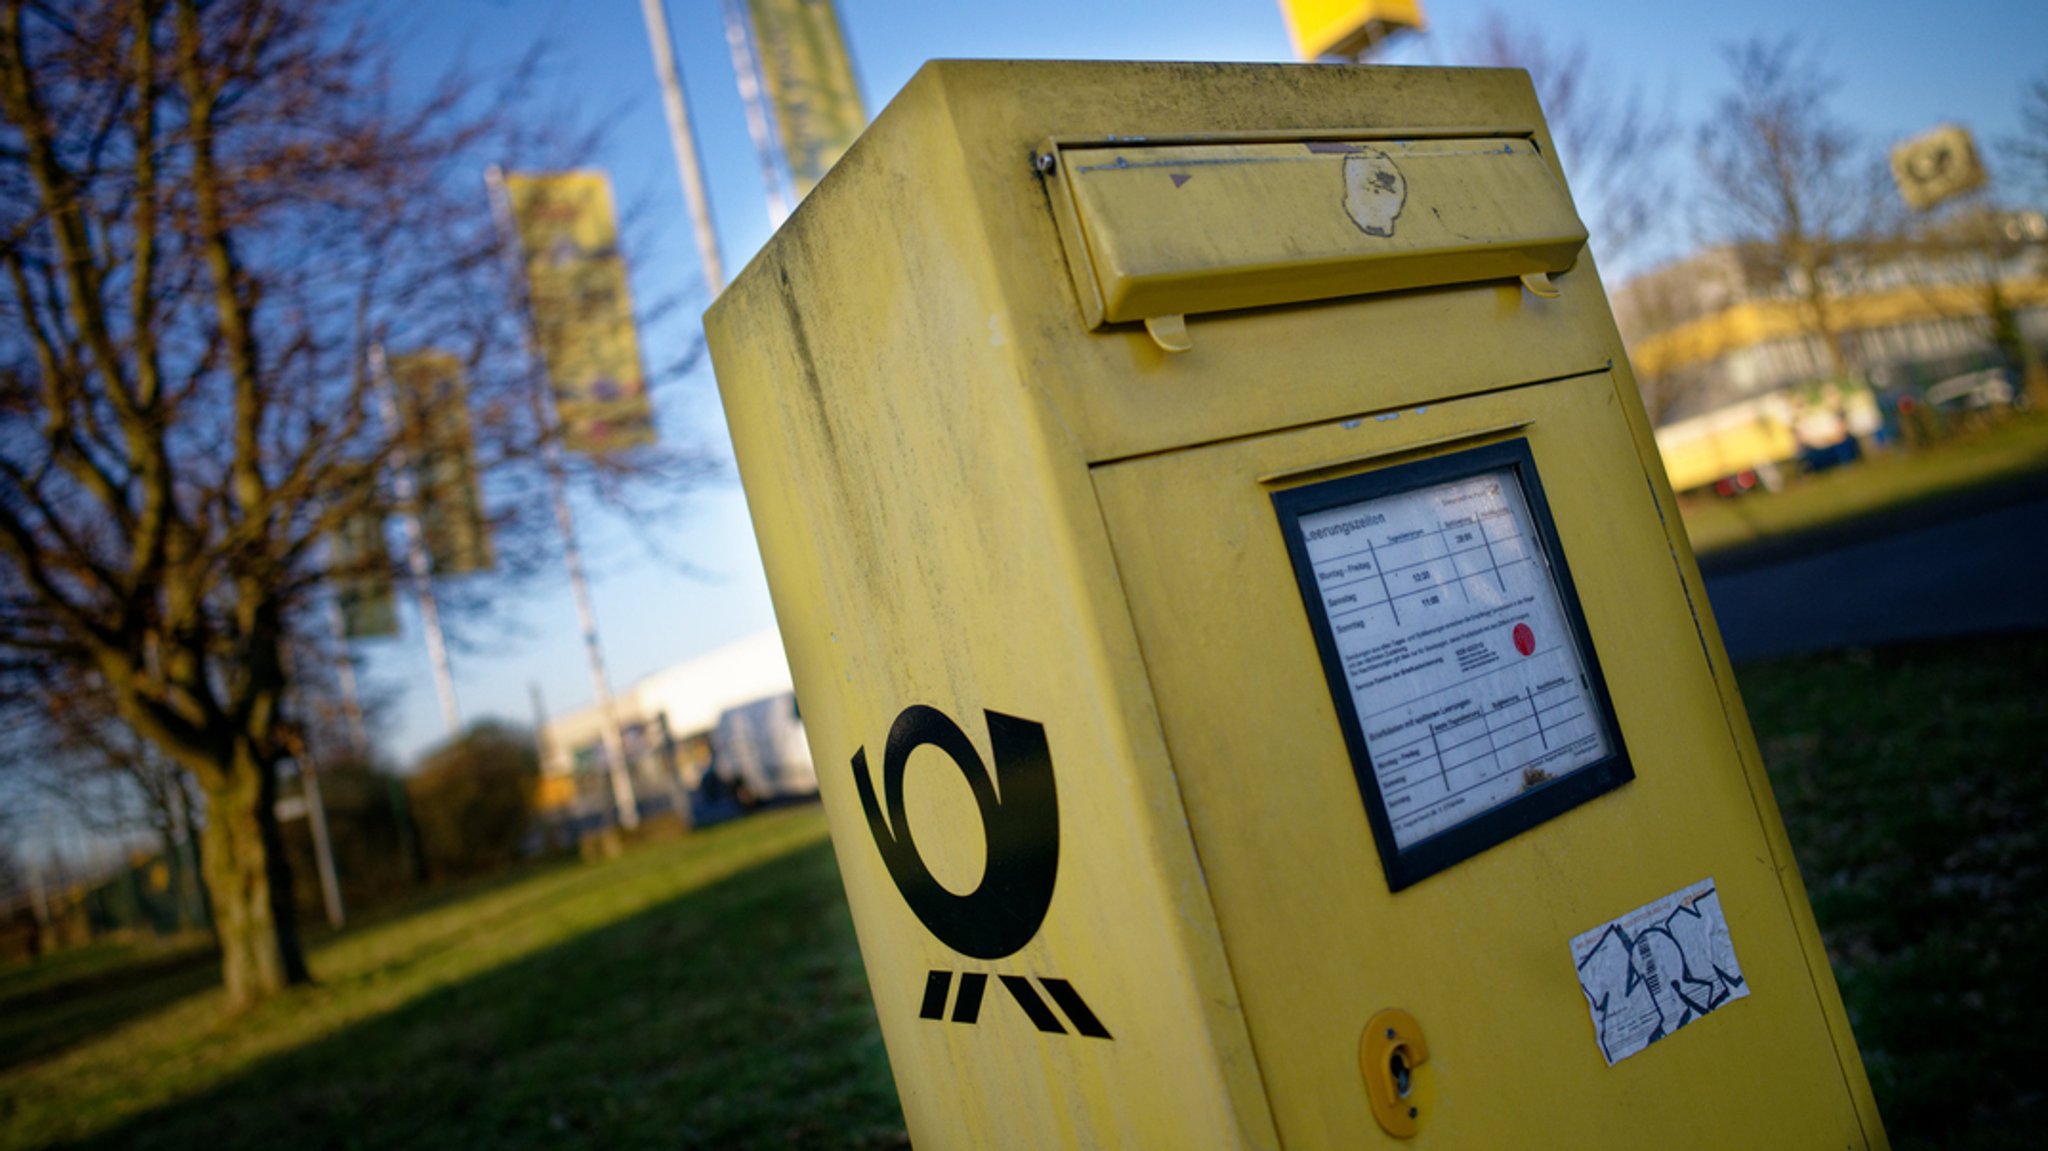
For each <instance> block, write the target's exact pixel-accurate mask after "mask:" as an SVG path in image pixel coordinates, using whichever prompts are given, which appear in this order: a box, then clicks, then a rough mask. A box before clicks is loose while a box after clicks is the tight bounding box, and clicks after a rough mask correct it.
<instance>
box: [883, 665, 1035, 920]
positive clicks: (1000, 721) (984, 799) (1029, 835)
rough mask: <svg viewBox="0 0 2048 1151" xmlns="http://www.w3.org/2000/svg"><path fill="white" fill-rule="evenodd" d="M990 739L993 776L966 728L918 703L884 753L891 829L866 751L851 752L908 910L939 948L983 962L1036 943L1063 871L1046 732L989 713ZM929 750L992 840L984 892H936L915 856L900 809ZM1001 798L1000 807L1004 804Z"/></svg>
mask: <svg viewBox="0 0 2048 1151" xmlns="http://www.w3.org/2000/svg"><path fill="white" fill-rule="evenodd" d="M987 715H988V738H989V743H990V744H991V746H992V747H993V748H994V750H995V761H996V764H995V768H996V769H995V777H994V779H991V778H990V776H989V772H988V769H987V768H985V767H984V766H982V762H981V754H980V753H979V752H977V751H975V750H974V744H973V743H972V742H971V741H969V740H968V738H967V733H966V732H964V731H961V730H960V725H958V724H956V723H954V722H953V721H952V720H950V719H948V718H946V715H945V713H944V712H941V711H939V710H938V709H937V708H931V707H926V706H924V705H923V704H914V705H912V706H910V707H906V708H904V709H903V714H902V715H899V716H897V717H896V723H895V724H894V726H892V727H890V728H889V745H888V747H887V749H885V750H884V752H883V754H882V794H883V795H884V796H885V797H886V798H887V800H888V804H889V819H888V822H886V823H885V822H883V820H882V809H881V806H880V805H879V804H877V803H876V802H875V787H874V784H873V783H872V782H870V781H869V779H868V753H867V749H866V748H862V749H860V750H859V751H856V752H854V753H853V782H854V785H855V786H857V787H858V788H860V804H861V807H863V808H864V809H866V811H867V814H868V830H869V831H871V832H873V833H874V836H875V846H876V847H877V848H879V849H881V852H882V863H883V864H884V865H886V866H887V867H888V869H889V877H890V878H891V879H894V880H895V881H896V889H897V890H898V891H901V892H902V893H903V901H904V902H905V903H908V904H909V905H910V910H911V911H912V912H913V913H915V914H916V915H917V917H918V919H920V920H922V921H923V922H924V925H925V926H926V927H928V928H930V929H931V933H932V934H933V935H936V936H938V937H939V942H941V943H944V944H945V945H946V946H948V947H950V948H952V949H953V950H955V951H957V952H959V953H960V954H962V955H971V956H973V957H975V958H976V959H1001V958H1002V957H1004V956H1006V955H1011V954H1014V953H1015V952H1016V951H1017V949H1018V948H1020V947H1022V946H1024V945H1025V944H1027V943H1029V942H1031V937H1032V936H1033V935H1036V934H1037V933H1038V925H1039V924H1040V923H1043V922H1044V921H1045V910H1046V908H1048V907H1050V906H1052V885H1053V879H1054V877H1055V876H1056V875H1057V873H1058V871H1059V865H1060V813H1059V796H1058V795H1057V793H1056V792H1055V790H1054V787H1053V782H1052V754H1051V753H1050V752H1049V751H1048V750H1047V749H1046V745H1045V729H1044V728H1043V727H1040V726H1039V725H1038V724H1035V723H1033V722H1031V721H1030V720H1028V719H1018V718H1016V717H1014V716H1008V715H1001V714H999V713H997V712H993V711H991V712H988V713H987ZM926 745H930V746H932V747H936V748H938V749H939V750H940V751H943V752H945V753H946V754H947V756H949V757H951V759H952V760H953V765H954V766H955V767H958V768H959V769H960V774H962V775H964V776H966V777H967V786H968V787H969V788H971V789H973V791H974V804H975V806H976V807H978V808H980V809H981V826H982V830H983V832H984V833H986V835H987V837H988V866H987V868H986V870H985V871H984V872H983V873H982V877H981V886H979V887H977V888H975V889H974V890H973V891H971V892H968V893H967V894H966V895H955V894H953V893H952V892H950V891H947V890H946V889H945V888H943V887H941V886H939V881H938V880H936V879H934V878H932V873H931V869H930V868H928V867H926V866H925V863H924V858H923V857H922V856H920V855H918V853H917V839H916V837H915V836H914V835H913V833H912V831H911V828H910V819H909V817H908V815H907V814H906V813H905V812H904V809H903V769H904V766H905V765H906V764H908V763H909V761H910V753H911V752H913V751H916V750H917V749H918V748H920V747H924V746H926ZM998 792H1000V795H1001V798H998Z"/></svg>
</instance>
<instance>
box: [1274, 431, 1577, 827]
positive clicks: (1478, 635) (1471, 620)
mask: <svg viewBox="0 0 2048 1151" xmlns="http://www.w3.org/2000/svg"><path fill="white" fill-rule="evenodd" d="M1300 530H1301V539H1302V543H1303V545H1304V546H1305V547H1306V549H1307V553H1308V558H1309V560H1310V563H1311V565H1312V569H1313V572H1314V582H1315V585H1316V589H1317V592H1318V593H1319V595H1320V599H1321V608H1322V611H1323V613H1324V615H1325V616H1326V618H1327V620H1328V622H1329V627H1330V633H1331V635H1332V637H1333V638H1334V640H1335V643H1336V648H1337V654H1338V658H1339V662H1340V663H1341V664H1342V667H1343V674H1344V678H1345V681H1346V683H1347V684H1348V686H1349V688H1350V692H1351V699H1352V704H1353V706H1354V708H1355V709H1356V711H1357V713H1358V720H1359V725H1360V727H1361V728H1362V729H1363V732H1364V736H1365V743H1366V748H1367V751H1368V753H1369V754H1370V756H1371V759H1372V771H1373V774H1374V776H1375V777H1376V779H1377V781H1378V784H1379V790H1380V796H1381V799H1382V801H1383V802H1384V804H1385V806H1386V813H1387V819H1388V822H1389V824H1390V825H1391V827H1392V830H1393V835H1394V841H1395V845H1396V846H1397V847H1399V848H1403V849H1405V848H1407V847H1409V846H1411V845H1413V844H1415V843H1418V842H1420V841H1422V840H1424V839H1427V838H1428V837H1430V836H1432V835H1435V834H1436V833H1438V832H1440V831H1444V830H1446V829H1448V828H1451V827H1455V826H1456V825H1458V824H1461V823H1464V822H1465V821H1467V820H1469V819H1472V818H1475V817H1477V816H1479V815H1483V814H1485V813H1486V812H1488V811H1490V810H1492V809H1494V808H1496V807H1499V806H1500V805H1502V804H1504V803H1506V802H1508V801H1510V800H1512V799H1514V798H1515V797H1516V796H1519V795H1521V794H1523V793H1524V792H1526V791H1529V790H1531V789H1534V788H1537V787H1540V786H1542V785H1543V784H1545V783H1548V782H1550V781H1552V780H1555V779H1557V778H1560V777H1562V776H1564V775H1567V774H1569V773H1571V772H1573V771H1577V770H1578V769H1580V768H1583V767H1585V766H1587V765H1589V764H1593V763H1597V762H1599V761H1600V760H1602V759H1605V758H1606V757H1607V756H1608V755H1609V754H1610V752H1611V751H1612V750H1613V749H1612V748H1611V747H1610V746H1609V741H1608V737H1607V735H1606V732H1605V727H1604V725H1603V724H1602V723H1601V721H1600V714H1601V713H1600V709H1599V707H1598V706H1597V704H1596V703H1595V696H1594V693H1593V689H1592V686H1591V684H1590V682H1589V680H1588V677H1587V675H1586V667H1585V663H1584V661H1583V658H1582V656H1581V654H1580V652H1579V650H1578V646H1577V644H1576V642H1575V641H1574V639H1573V632H1572V629H1571V627H1570V626H1569V624H1568V622H1567V617H1566V615H1565V611H1564V605H1563V602H1562V600H1561V598H1560V595H1559V592H1558V587H1557V583H1556V581H1555V579H1554V578H1553V576H1552V574H1551V571H1550V567H1549V565H1548V564H1547V563H1545V562H1544V559H1543V554H1542V549H1541V547H1540V545H1539V543H1538V538H1539V537H1538V536H1537V533H1536V530H1535V526H1534V522H1533V520H1532V517H1531V516H1530V513H1529V506H1528V502H1527V500H1526V498H1525V497H1524V495H1523V492H1522V487H1521V483H1520V481H1519V480H1518V479H1517V478H1516V473H1515V471H1514V470H1513V469H1511V468H1501V469H1498V470H1496V471H1490V472H1484V473H1481V474H1479V475H1476V476H1471V477H1469V478H1465V479H1458V480H1451V481H1448V482H1444V483H1438V484H1432V485H1429V486H1426V487H1420V488H1416V489H1413V490H1410V491H1405V492H1398V493H1394V494H1390V495H1384V496H1379V497H1375V498H1372V499H1367V500H1362V501H1360V502H1358V503H1353V504H1347V505H1345V506H1342V507H1337V508H1329V509H1326V510H1323V511H1318V512H1312V513H1308V514H1305V515H1303V516H1301V518H1300Z"/></svg>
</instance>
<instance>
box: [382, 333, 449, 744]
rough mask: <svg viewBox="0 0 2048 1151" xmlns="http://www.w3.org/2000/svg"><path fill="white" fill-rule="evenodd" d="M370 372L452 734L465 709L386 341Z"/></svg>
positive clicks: (430, 652) (410, 563) (429, 647)
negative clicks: (430, 561) (453, 668)
mask: <svg viewBox="0 0 2048 1151" xmlns="http://www.w3.org/2000/svg"><path fill="white" fill-rule="evenodd" d="M370 373H371V375H372V377H373V378H374V379H375V380H376V383H377V389H376V390H377V410H378V412H379V414H380V415H382V416H383V419H384V426H385V428H386V429H388V430H389V431H390V432H391V437H392V442H393V444H394V445H395V446H394V447H393V448H392V450H391V487H392V491H393V492H394V493H396V494H397V496H398V506H399V509H400V511H399V517H398V518H399V520H400V522H401V523H402V524H403V525H404V528H405V566H406V570H407V572H409V573H410V574H411V576H412V590H413V595H414V596H416V597H417V598H418V599H419V603H420V630H421V631H424V632H426V633H427V657H428V658H429V659H430V660H432V661H433V664H434V687H435V689H436V690H437V691H439V692H440V695H441V718H442V720H444V721H445V722H446V723H447V724H448V734H449V736H450V737H451V738H452V737H454V736H457V735H460V734H462V709H461V708H460V707H458V706H457V705H456V702H455V675H454V673H453V672H451V671H450V670H449V669H448V639H447V637H446V636H444V635H443V634H442V633H441V606H440V604H439V603H438V602H437V601H436V600H435V599H434V578H433V573H432V571H431V570H430V568H429V564H428V562H427V541H426V533H425V532H423V531H421V529H420V509H419V505H418V502H417V496H418V488H417V485H416V484H414V482H413V476H412V465H411V463H410V461H408V460H407V459H406V455H405V433H404V429H402V428H400V427H399V424H398V400H397V397H396V392H397V386H396V385H395V384H393V383H392V382H391V365H390V364H388V363H386V362H385V359H384V345H382V344H373V345H371V346H370Z"/></svg>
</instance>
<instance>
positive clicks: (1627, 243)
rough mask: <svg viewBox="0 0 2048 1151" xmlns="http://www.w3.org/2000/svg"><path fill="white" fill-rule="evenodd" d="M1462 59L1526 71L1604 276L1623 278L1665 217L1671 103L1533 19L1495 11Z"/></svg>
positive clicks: (1668, 215)
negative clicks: (1604, 269)
mask: <svg viewBox="0 0 2048 1151" xmlns="http://www.w3.org/2000/svg"><path fill="white" fill-rule="evenodd" d="M1460 55H1462V56H1463V57H1464V58H1465V59H1466V60H1468V61H1469V62H1471V63H1474V64H1484V65H1490V66H1493V67H1500V68H1521V69H1525V70H1526V71H1527V72H1528V73H1529V78H1530V80H1531V81H1532V82H1533V83H1534V84H1535V86H1536V97H1537V99H1538V100H1539V101H1541V102H1542V105H1543V116H1544V119H1545V120H1546V121H1547V122H1548V123H1549V124H1550V134H1551V137H1552V139H1554V140H1555V141H1556V143H1557V151H1558V159H1559V161H1560V162H1561V163H1563V165H1564V170H1565V175H1566V176H1567V178H1569V179H1570V181H1571V184H1572V192H1573V196H1574V198H1575V199H1576V200H1577V201H1578V203H1579V207H1580V209H1581V210H1582V211H1584V212H1585V214H1586V217H1587V221H1586V222H1587V225H1588V230H1589V231H1590V232H1591V233H1592V245H1593V250H1594V251H1595V252H1596V253H1597V254H1598V255H1599V257H1600V260H1601V262H1602V263H1603V264H1606V265H1608V270H1609V271H1610V272H1611V273H1615V274H1619V275H1626V273H1627V271H1628V270H1629V268H1630V266H1631V265H1630V261H1631V260H1633V259H1635V258H1636V257H1637V256H1639V255H1640V254H1641V253H1642V252H1643V250H1644V248H1645V247H1646V246H1647V245H1648V244H1649V243H1651V242H1653V241H1654V240H1655V238H1656V237H1657V234H1658V231H1659V229H1660V228H1666V227H1668V226H1669V225H1670V223H1671V222H1672V219H1673V213H1672V211H1671V204H1672V198H1673V194H1674V192H1675V188H1674V181H1673V179H1672V175H1671V171H1670V167H1669V163H1668V161H1669V159H1670V155H1669V154H1670V149H1671V142H1672V141H1673V140H1675V139H1677V138H1678V129H1677V123H1676V121H1675V119H1674V118H1673V116H1672V113H1671V111H1670V103H1669V101H1668V100H1659V99H1657V98H1654V97H1652V96H1651V95H1650V93H1649V92H1648V91H1647V90H1646V89H1645V88H1644V87H1643V85H1642V84H1641V83H1640V82H1635V81H1631V82H1626V83H1624V82H1618V81H1615V80H1613V79H1612V78H1611V77H1612V75H1613V74H1612V73H1610V72H1608V71H1607V70H1606V69H1605V68H1604V67H1602V66H1601V65H1600V63H1599V62H1598V61H1596V60H1595V59H1594V58H1593V55H1592V52H1591V51H1590V50H1589V49H1588V48H1587V47H1586V45H1585V44H1584V43H1583V42H1564V41H1559V40H1557V39H1554V38H1553V37H1552V36H1551V35H1550V34H1548V33H1546V32H1544V31H1543V29H1542V27H1541V26H1540V25H1539V24H1537V23H1536V22H1535V21H1531V20H1522V19H1516V18H1514V17H1511V16H1508V15H1506V14H1504V13H1502V12H1500V11H1498V10H1493V11H1489V12H1488V13H1487V14H1486V16H1485V18H1484V19H1483V20H1482V21H1481V23H1480V25H1479V27H1478V29H1477V31H1476V33H1475V34H1474V35H1473V37H1472V39H1471V41H1470V42H1469V43H1468V44H1467V45H1465V46H1464V47H1463V48H1462V49H1461V51H1460Z"/></svg>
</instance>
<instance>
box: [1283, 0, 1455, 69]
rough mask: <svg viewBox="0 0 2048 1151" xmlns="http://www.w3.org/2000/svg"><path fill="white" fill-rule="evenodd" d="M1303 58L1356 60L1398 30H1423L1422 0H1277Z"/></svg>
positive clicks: (1295, 50)
mask: <svg viewBox="0 0 2048 1151" xmlns="http://www.w3.org/2000/svg"><path fill="white" fill-rule="evenodd" d="M1280 13H1281V15H1283V16H1285V17H1287V34H1288V35H1289V36H1290V37H1291V38H1292V39H1293V41H1294V54H1295V56H1296V57H1298V58H1300V59H1302V60H1320V59H1323V58H1325V57H1329V56H1337V57H1342V58H1344V59H1356V58H1357V57H1359V56H1361V55H1363V54H1364V53H1366V52H1368V51H1370V50H1371V49H1372V47H1373V46H1374V45H1375V44H1378V43H1379V42H1380V41H1382V40H1385V39H1386V38H1387V37H1389V36H1392V35H1394V34H1395V33H1397V32H1411V31H1412V32H1419V31H1421V30H1422V24H1423V20H1422V0H1280Z"/></svg>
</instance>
